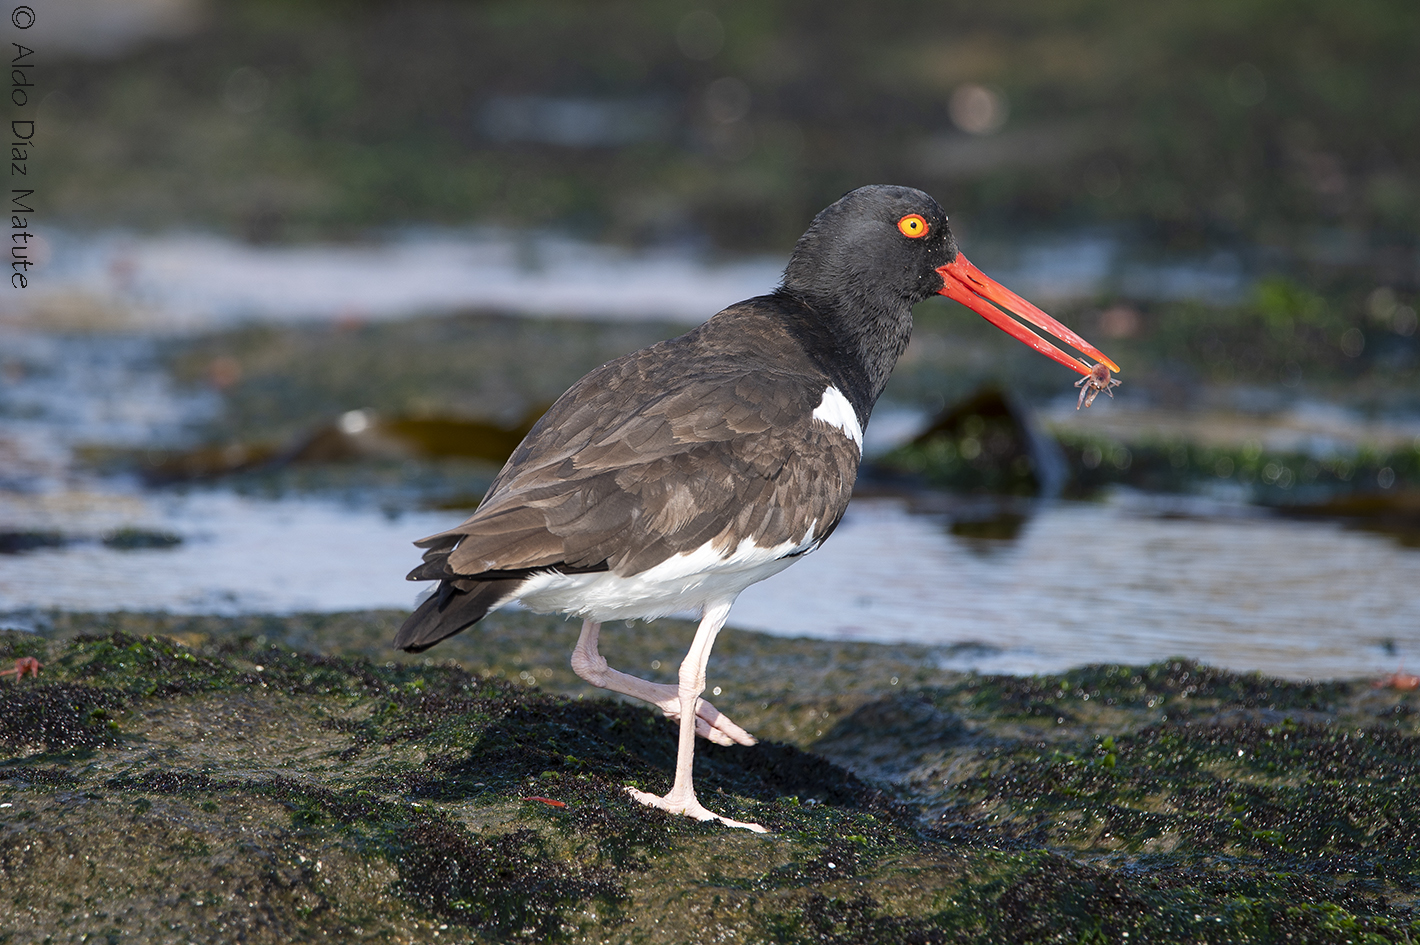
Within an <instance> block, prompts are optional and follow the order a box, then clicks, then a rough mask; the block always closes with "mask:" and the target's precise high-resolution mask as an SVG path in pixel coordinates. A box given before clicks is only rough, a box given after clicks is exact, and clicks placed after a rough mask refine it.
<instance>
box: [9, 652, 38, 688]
mask: <svg viewBox="0 0 1420 945" xmlns="http://www.w3.org/2000/svg"><path fill="white" fill-rule="evenodd" d="M43 665H44V664H43V663H41V662H40V661H39V660H37V659H35V658H34V657H33V656H22V657H20V658H19V659H17V660H15V668H14V669H4V670H0V676H9V675H12V674H13V675H14V677H15V681H16V682H18V681H19V680H21V679H24V678H25V673H29V674H30V675H31V676H33V677H35V678H36V679H38V678H39V668H40V667H41V666H43Z"/></svg>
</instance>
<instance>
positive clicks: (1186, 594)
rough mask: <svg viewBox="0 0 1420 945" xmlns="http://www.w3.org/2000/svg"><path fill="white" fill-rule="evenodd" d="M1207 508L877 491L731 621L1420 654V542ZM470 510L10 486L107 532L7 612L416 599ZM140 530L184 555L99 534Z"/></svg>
mask: <svg viewBox="0 0 1420 945" xmlns="http://www.w3.org/2000/svg"><path fill="white" fill-rule="evenodd" d="M1192 505H1193V507H1192V508H1182V509H1181V505H1180V502H1179V501H1178V500H1176V499H1173V500H1168V499H1152V498H1149V497H1143V496H1121V497H1117V498H1115V499H1114V500H1112V501H1109V502H1105V503H1070V502H1056V503H1050V504H1043V505H1040V506H1038V507H1037V508H1036V509H1035V510H1034V512H1033V514H1029V515H1027V516H1026V517H1025V519H1024V521H1023V522H1022V523H1021V524H1020V527H1019V531H1018V532H1017V534H1016V536H1015V537H1014V538H978V537H963V536H960V535H956V534H953V533H952V532H951V530H950V528H949V525H950V522H949V520H948V519H947V518H945V517H943V516H941V515H932V514H914V513H913V512H911V511H909V510H908V507H907V505H906V504H905V503H904V502H902V501H898V500H893V499H881V498H874V499H859V500H857V501H855V502H854V504H853V506H852V507H851V508H850V511H849V514H848V516H847V517H846V518H845V519H844V521H843V524H842V525H841V526H840V527H839V529H838V531H837V532H836V533H835V534H834V536H833V538H832V539H831V540H830V541H829V542H828V543H827V544H826V545H825V546H824V547H823V548H821V549H820V550H819V551H817V552H815V553H814V554H812V555H809V556H807V557H805V558H804V559H803V560H802V561H800V562H799V563H797V564H795V565H794V566H793V567H791V568H789V569H788V570H787V571H785V572H783V573H782V574H780V575H778V576H776V577H774V578H771V579H770V580H768V581H766V582H764V583H762V584H759V585H756V586H754V587H752V588H750V589H749V590H747V591H746V592H745V593H744V594H743V595H742V596H741V598H740V600H739V602H738V603H737V604H736V606H735V609H734V611H733V613H732V616H731V623H732V624H733V625H735V626H739V627H743V628H746V629H753V630H761V631H765V632H769V633H775V634H780V635H787V636H798V635H803V636H812V637H820V638H827V639H858V640H871V641H880V642H892V641H899V642H902V641H906V642H916V643H926V644H932V645H939V646H948V647H951V649H950V650H949V651H948V652H947V653H946V655H945V656H944V658H943V659H944V662H943V665H944V666H947V667H951V668H962V669H967V668H972V669H979V670H982V671H988V672H1012V673H1030V672H1047V671H1057V670H1062V669H1066V668H1068V667H1070V666H1075V665H1079V664H1082V663H1088V662H1122V663H1145V662H1150V661H1153V660H1158V659H1163V658H1165V657H1168V656H1173V655H1180V656H1189V657H1193V658H1196V659H1200V660H1204V661H1206V662H1209V663H1212V664H1214V665H1218V666H1224V667H1228V668H1231V669H1238V670H1254V669H1255V670H1261V671H1264V672H1267V673H1269V674H1276V675H1282V676H1289V677H1298V678H1302V677H1317V678H1320V677H1335V676H1361V675H1370V674H1379V673H1382V672H1391V671H1394V670H1395V669H1396V668H1397V666H1398V665H1400V664H1401V663H1402V662H1405V661H1406V660H1407V657H1409V665H1410V666H1411V667H1412V668H1413V667H1414V666H1415V665H1417V664H1420V658H1417V654H1420V595H1417V594H1415V592H1414V588H1415V587H1416V586H1420V552H1414V551H1407V550H1405V549H1401V548H1399V547H1397V546H1396V545H1395V544H1393V543H1392V542H1390V541H1388V540H1386V539H1384V538H1381V537H1377V536H1374V535H1370V534H1366V533H1362V532H1354V531H1347V530H1345V529H1343V528H1341V527H1340V526H1337V525H1334V524H1330V523H1317V522H1297V521H1289V520H1286V519H1282V518H1276V517H1271V516H1263V515H1255V514H1252V513H1249V512H1248V510H1246V509H1243V508H1238V507H1230V506H1223V505H1209V504H1201V503H1193V504H1192ZM457 519H458V515H457V513H450V512H437V513H435V512H407V513H403V514H388V513H386V512H383V511H381V510H380V509H378V508H373V507H370V506H368V505H365V506H362V505H358V504H355V505H351V504H343V503H340V502H336V501H330V500H316V499H308V498H307V499H299V498H291V499H282V500H269V499H259V498H250V497H245V496H239V495H236V494H233V493H231V492H227V491H224V490H203V491H194V492H190V493H186V494H177V493H167V494H164V493H159V494H142V493H133V494H129V495H126V496H120V495H113V494H107V495H105V494H88V495H78V494H69V495H68V496H67V497H59V496H53V495H51V496H47V497H29V498H17V497H15V496H10V497H9V498H7V499H6V500H5V501H4V502H3V503H0V520H4V521H6V522H7V523H9V524H11V525H12V527H13V526H14V525H22V526H26V527H30V528H36V529H45V528H55V529H58V530H62V531H64V532H65V533H66V534H70V535H77V536H81V537H82V536H84V535H88V536H92V538H94V539H95V540H89V541H79V542H76V543H74V544H71V545H69V546H66V547H61V548H52V549H44V550H38V551H34V552H30V553H28V554H23V555H9V556H5V558H3V559H0V611H9V612H11V614H12V615H14V614H15V613H16V612H17V611H24V610H27V609H31V608H41V609H43V608H63V609H74V610H117V609H124V610H164V611H170V612H176V613H242V612H277V613H289V612H295V611H340V610H358V609H366V608H380V607H392V608H409V607H411V606H413V604H414V602H415V599H416V595H417V594H418V592H419V590H420V589H421V588H423V587H427V585H413V584H409V583H407V582H405V581H404V580H403V575H404V574H405V572H406V571H408V570H409V568H411V567H413V566H414V565H415V564H416V563H417V562H418V553H417V550H416V549H415V548H414V547H413V546H411V545H410V542H411V541H412V540H413V539H415V538H419V537H422V536H423V535H426V534H430V533H433V532H435V531H438V530H440V529H442V528H445V527H447V526H449V525H451V524H453V523H454V522H455V521H456V520H457ZM124 526H130V527H141V528H145V529H152V530H157V531H161V532H167V533H172V534H176V535H179V536H181V537H182V538H183V543H182V544H181V545H180V546H178V547H175V548H163V549H140V550H128V551H124V550H118V549H114V548H110V547H108V546H105V545H103V544H101V543H100V542H99V541H97V540H96V538H97V536H99V535H101V534H103V533H104V532H106V531H111V530H112V529H115V528H120V527H124ZM10 622H11V623H15V622H19V623H21V624H23V622H24V619H23V616H22V615H21V616H20V617H18V618H16V619H12V620H11V621H10Z"/></svg>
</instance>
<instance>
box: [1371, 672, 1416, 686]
mask: <svg viewBox="0 0 1420 945" xmlns="http://www.w3.org/2000/svg"><path fill="white" fill-rule="evenodd" d="M1371 687H1372V688H1373V689H1399V690H1400V691H1401V692H1411V691H1413V690H1416V689H1420V676H1412V675H1410V674H1409V673H1407V672H1405V671H1404V670H1403V669H1402V670H1401V671H1400V672H1396V673H1391V674H1390V675H1389V676H1387V677H1386V678H1385V679H1377V680H1376V681H1375V682H1373V683H1371Z"/></svg>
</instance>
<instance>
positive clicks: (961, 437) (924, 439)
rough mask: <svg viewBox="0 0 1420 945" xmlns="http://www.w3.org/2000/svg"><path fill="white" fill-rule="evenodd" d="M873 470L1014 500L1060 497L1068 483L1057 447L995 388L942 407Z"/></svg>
mask: <svg viewBox="0 0 1420 945" xmlns="http://www.w3.org/2000/svg"><path fill="white" fill-rule="evenodd" d="M877 469H878V470H880V471H883V472H888V473H899V474H902V473H906V474H910V475H913V476H918V477H921V478H922V479H923V481H924V482H925V483H927V484H929V485H932V486H936V487H939V488H948V489H952V490H955V491H959V492H987V493H993V494H1000V495H1018V496H1031V495H1034V496H1054V495H1059V494H1060V490H1061V488H1062V487H1063V486H1064V484H1065V481H1066V478H1067V470H1066V466H1065V461H1064V458H1063V456H1062V455H1061V453H1060V448H1059V447H1058V446H1056V445H1055V442H1054V441H1053V440H1051V439H1050V437H1049V436H1047V435H1045V434H1043V433H1041V431H1040V430H1039V429H1038V427H1037V426H1036V424H1035V421H1034V420H1033V419H1032V417H1031V413H1030V410H1029V408H1027V407H1026V406H1025V405H1024V404H1022V403H1021V402H1019V401H1018V400H1017V399H1016V398H1014V397H1012V396H1011V395H1010V394H1008V393H1007V392H1006V391H1004V390H1002V389H1001V388H999V387H996V386H988V387H983V388H981V389H980V390H978V391H977V392H976V393H975V394H973V395H972V396H971V397H968V398H967V399H966V400H964V401H961V402H959V403H957V404H953V405H951V406H948V407H947V408H945V409H944V410H943V411H942V412H941V413H940V414H938V415H937V416H936V417H935V418H934V419H933V420H932V421H931V423H930V424H929V425H928V426H927V428H926V429H925V430H923V431H922V433H920V434H918V435H917V436H916V437H915V438H914V439H913V440H912V441H911V442H910V443H907V444H906V445H904V446H901V447H899V448H898V449H896V450H893V451H892V452H891V453H888V454H887V455H886V456H884V457H882V458H881V459H880V460H878V462H877Z"/></svg>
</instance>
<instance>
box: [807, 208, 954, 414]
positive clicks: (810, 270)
mask: <svg viewBox="0 0 1420 945" xmlns="http://www.w3.org/2000/svg"><path fill="white" fill-rule="evenodd" d="M956 256H957V244H956V240H955V239H954V238H953V237H952V231H951V229H950V228H949V227H948V226H947V215H946V213H945V212H944V211H943V210H942V207H941V205H940V204H938V203H937V201H935V200H933V199H932V198H931V197H930V196H928V195H927V194H924V193H923V192H922V191H920V190H914V189H912V188H911V187H894V186H889V185H885V184H877V185H873V186H870V187H860V188H858V189H857V190H854V191H850V192H849V193H847V194H845V195H844V196H843V197H841V198H839V200H838V201H837V202H835V203H833V204H832V205H830V206H828V207H827V208H825V209H824V210H823V211H821V212H820V213H819V215H818V216H816V217H814V221H813V223H812V224H810V225H809V228H808V231H807V232H805V233H804V235H803V236H801V237H799V242H798V244H797V245H796V246H795V247H794V253H793V255H792V256H790V258H789V265H788V266H787V267H786V268H785V270H784V282H783V285H781V286H780V288H779V292H780V293H782V294H784V295H789V296H793V297H794V298H796V299H799V300H800V301H802V302H804V303H806V304H807V305H808V307H809V308H810V309H811V310H812V311H813V313H814V316H815V318H816V320H818V323H819V327H821V328H822V329H824V330H825V331H827V332H828V333H830V334H831V335H832V338H833V347H834V348H835V349H837V351H838V352H839V357H842V356H844V355H847V356H848V357H849V358H850V359H851V360H852V361H854V362H856V363H855V365H854V366H855V368H856V369H857V370H856V371H855V373H857V374H859V375H860V376H861V381H860V383H858V384H856V385H854V386H856V387H858V388H860V390H858V391H854V392H850V393H849V398H850V399H851V400H853V401H854V407H855V408H858V411H859V414H860V418H861V419H866V413H867V411H869V410H871V409H872V405H873V403H874V402H875V401H876V400H877V398H878V395H879V394H881V393H882V389H883V386H884V385H885V384H886V383H887V378H888V375H889V374H891V373H892V369H893V365H895V364H896V363H897V359H898V356H899V355H901V354H902V352H903V350H904V349H905V348H906V347H907V342H908V339H909V338H910V337H911V334H912V306H913V305H914V304H915V303H917V302H921V301H922V300H924V299H927V298H930V297H931V296H932V295H934V294H936V293H937V292H939V291H941V289H942V285H943V282H942V275H941V273H939V272H938V271H937V270H938V268H939V267H941V266H944V265H946V264H947V263H950V262H951V261H952V260H953V259H955V258H956ZM855 394H856V395H857V396H854V395H855Z"/></svg>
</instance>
